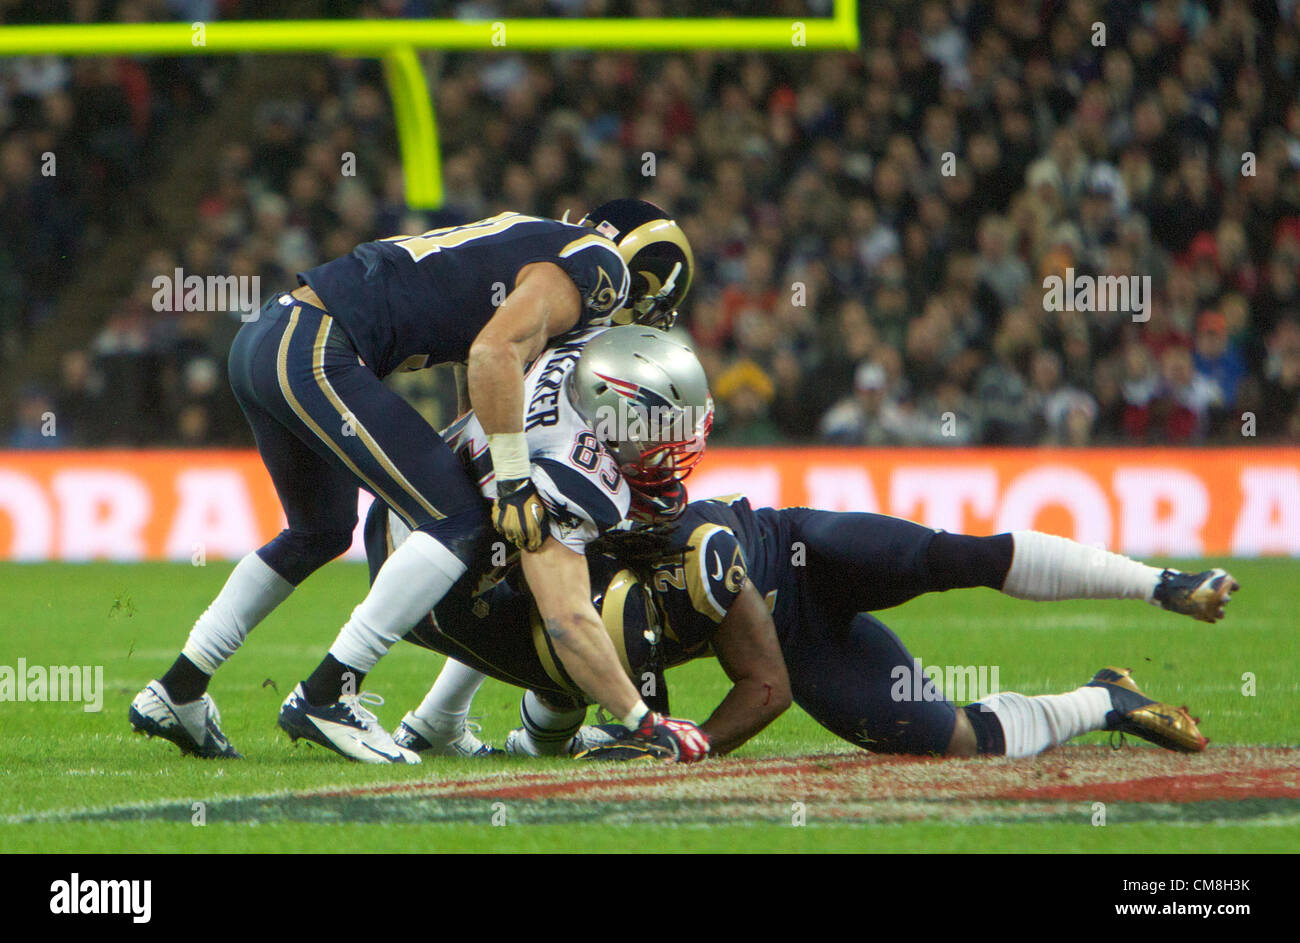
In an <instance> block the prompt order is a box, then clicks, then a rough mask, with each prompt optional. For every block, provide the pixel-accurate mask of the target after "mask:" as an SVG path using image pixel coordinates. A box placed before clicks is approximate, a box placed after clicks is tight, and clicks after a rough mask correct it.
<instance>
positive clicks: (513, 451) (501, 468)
mask: <svg viewBox="0 0 1300 943" xmlns="http://www.w3.org/2000/svg"><path fill="white" fill-rule="evenodd" d="M581 311H582V300H581V298H580V297H579V295H578V289H577V288H576V287H575V286H574V284H573V281H572V279H570V278H569V276H568V275H566V274H565V272H564V270H563V269H561V268H560V267H559V266H558V265H554V264H552V263H550V262H534V263H532V264H530V265H525V266H524V267H523V268H522V269H520V271H519V275H518V277H517V278H516V280H515V290H514V291H512V292H511V293H510V294H509V295H508V296H507V297H506V300H505V301H504V302H503V303H502V304H501V307H500V308H499V309H497V312H496V314H494V315H493V316H492V318H491V320H489V321H488V323H487V324H486V325H485V326H484V327H483V330H481V331H480V332H479V334H478V336H477V337H476V338H475V339H474V343H473V344H471V345H470V349H469V361H468V364H467V366H466V374H467V376H466V385H467V391H468V393H469V399H470V404H471V405H472V406H473V407H474V411H475V413H476V414H477V415H478V418H479V422H480V423H482V425H483V431H484V432H485V433H487V437H488V447H489V449H490V450H491V453H492V467H493V469H494V471H495V473H496V478H497V500H496V502H495V504H494V506H493V514H492V518H493V523H494V524H495V525H496V528H497V530H499V531H500V532H501V533H502V534H503V535H505V537H506V538H508V539H509V540H510V541H511V543H513V544H515V545H516V546H518V547H519V548H520V549H523V550H537V549H538V548H539V547H540V546H541V545H542V541H543V539H544V538H545V536H546V531H545V524H546V510H545V508H544V507H543V506H542V503H541V501H540V500H539V499H538V497H537V492H536V490H535V489H534V488H533V487H532V484H531V482H530V480H529V477H530V473H531V467H530V464H529V459H528V441H527V439H526V438H525V436H524V431H523V430H524V369H525V367H526V366H527V365H528V364H529V363H530V362H532V361H533V360H534V359H535V358H536V357H537V355H538V354H540V353H541V352H542V350H543V349H544V348H545V347H546V342H547V340H549V339H550V338H552V337H554V336H555V335H557V334H561V333H563V332H564V331H567V330H569V329H570V328H572V327H573V326H574V325H575V324H577V323H578V317H579V315H580V314H581Z"/></svg>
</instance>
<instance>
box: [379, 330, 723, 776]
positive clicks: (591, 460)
mask: <svg viewBox="0 0 1300 943" xmlns="http://www.w3.org/2000/svg"><path fill="white" fill-rule="evenodd" d="M524 389H525V397H526V398H525V402H526V404H527V405H526V407H525V418H524V428H525V430H526V435H527V436H528V446H529V451H530V455H531V460H532V463H533V481H534V482H535V483H536V485H537V488H538V491H539V493H540V495H541V497H542V500H543V502H544V503H545V504H546V508H547V512H548V518H549V520H550V533H551V537H552V538H553V539H554V542H555V543H556V544H558V545H559V548H563V549H562V550H561V549H558V548H557V550H556V552H557V553H565V554H567V557H566V559H568V560H570V561H571V562H572V563H574V564H576V565H577V571H576V572H575V573H573V574H572V575H570V576H567V577H566V582H565V583H564V584H557V583H553V582H538V579H537V571H536V570H530V569H528V568H527V567H523V568H520V569H521V570H522V572H521V573H519V572H516V573H515V580H516V582H518V578H519V576H520V575H522V576H523V577H526V579H527V584H528V586H529V587H531V593H532V598H533V600H535V602H536V604H537V609H538V610H539V612H540V617H539V621H538V622H537V623H536V628H537V630H538V635H537V637H536V638H535V639H534V638H533V637H532V636H531V635H530V636H528V640H529V641H528V644H529V645H532V644H533V643H534V642H535V643H536V644H537V646H538V647H537V648H536V656H535V657H536V658H538V659H540V660H541V662H542V663H543V664H545V665H547V666H548V667H549V670H551V671H553V672H555V673H556V675H557V676H561V677H564V678H566V679H569V680H568V683H570V684H572V685H573V687H574V690H576V691H578V692H581V691H585V690H586V687H585V686H584V685H583V684H582V680H581V678H580V677H578V676H576V675H575V674H574V672H573V667H572V665H573V663H574V661H573V659H569V658H564V657H562V655H563V652H564V648H565V646H566V645H567V644H569V643H568V642H567V641H566V640H565V638H564V636H563V635H562V634H557V633H556V632H554V631H552V630H551V627H550V625H549V624H548V623H547V621H546V614H547V612H548V611H549V610H551V609H554V608H558V601H557V600H558V597H559V596H560V594H563V596H564V598H565V599H578V598H581V599H582V601H583V603H584V605H585V607H586V609H587V611H588V612H589V616H590V618H591V620H592V621H593V623H594V624H595V625H596V626H599V625H600V622H599V616H598V615H597V613H596V611H595V609H594V608H593V607H592V605H591V586H590V583H589V581H588V578H587V565H586V558H585V556H583V554H584V553H585V551H586V548H587V545H588V544H590V543H591V542H592V541H594V540H595V539H596V538H597V537H599V536H600V535H601V534H602V533H604V532H605V531H607V530H609V529H610V528H613V527H615V526H617V525H619V524H621V523H622V522H623V521H624V520H626V519H627V518H628V516H629V513H631V514H632V515H633V516H636V517H640V518H657V517H659V516H660V515H662V514H665V513H667V514H680V513H681V512H682V510H683V509H684V507H685V489H684V488H683V487H682V484H681V482H682V480H683V479H685V478H686V476H687V475H688V474H689V473H690V471H691V469H692V468H693V467H694V465H695V463H696V462H697V461H698V459H699V457H700V455H701V454H702V452H703V449H704V445H705V441H706V439H707V436H708V433H709V429H710V427H711V426H712V423H713V402H712V399H711V398H710V396H709V390H708V383H707V381H706V380H705V377H704V369H703V367H701V366H700V363H699V361H698V360H697V359H696V358H695V355H694V353H693V352H692V351H691V349H690V348H689V347H687V346H685V345H684V344H682V343H680V342H678V341H676V340H674V339H672V338H671V337H670V336H669V335H667V334H665V333H663V332H662V331H657V330H654V329H650V328H641V327H619V328H613V329H610V330H606V331H603V332H597V333H596V336H595V337H594V338H588V337H586V336H579V337H576V338H574V339H573V341H572V343H561V344H557V345H556V346H554V347H553V348H551V349H550V350H549V351H547V352H546V353H545V354H544V355H543V356H542V358H541V359H539V360H538V362H537V363H536V364H535V365H534V366H533V367H532V369H531V370H529V372H528V375H527V377H526V378H525V383H524ZM446 439H447V441H448V443H449V444H451V446H452V447H453V448H454V449H455V450H456V453H457V454H458V455H459V456H460V457H461V460H462V461H463V462H464V463H465V465H466V468H467V469H468V470H469V473H470V477H471V478H473V479H475V480H476V481H478V482H479V485H480V487H481V488H482V489H483V494H484V496H485V497H489V498H490V497H491V495H492V490H493V488H494V486H495V482H494V481H493V476H492V468H491V466H490V465H489V464H488V463H487V461H486V456H487V438H486V436H485V434H484V432H483V429H482V426H481V425H480V424H479V422H478V419H477V417H476V416H475V415H474V414H473V413H470V414H469V415H467V416H465V417H464V418H463V419H461V420H459V421H458V422H457V423H456V424H455V425H454V426H452V427H451V428H450V429H448V430H447V432H446ZM629 486H630V487H629ZM676 500H680V501H681V504H679V505H676V506H670V505H671V504H672V502H674V501H676ZM381 516H382V515H380V512H378V511H376V512H374V513H373V516H372V518H371V519H368V520H367V547H368V550H369V551H370V553H369V556H370V558H371V563H372V572H375V566H374V565H375V563H376V561H380V562H382V560H383V559H384V557H385V556H386V555H387V553H388V552H389V550H390V549H391V548H392V547H393V546H400V545H401V543H402V542H403V541H404V540H405V539H407V537H406V535H407V533H408V532H409V529H408V528H407V527H406V526H405V525H404V524H403V522H402V521H401V520H400V519H396V520H394V522H393V524H392V528H391V530H390V532H389V533H388V535H387V540H385V535H384V534H382V532H379V533H377V532H376V528H377V527H379V525H378V524H376V523H375V520H376V518H380V517H381ZM514 562H515V561H514V560H513V559H510V558H508V557H505V556H504V554H502V555H500V556H498V558H497V559H496V560H494V561H493V563H494V564H495V565H494V566H492V567H491V569H490V570H489V571H488V572H486V573H483V574H482V575H481V577H480V574H479V573H477V572H471V574H470V575H469V576H467V577H466V578H465V579H462V580H461V581H460V582H459V583H457V585H456V587H453V590H452V592H451V593H450V594H449V595H448V596H447V597H446V598H445V599H444V605H443V606H441V607H439V610H438V611H439V612H443V613H448V616H447V618H448V619H449V620H452V621H455V622H456V624H459V625H465V624H471V625H472V624H474V623H475V622H476V621H479V622H481V623H482V624H483V628H484V634H483V635H482V636H481V637H470V638H465V639H462V640H461V647H462V648H463V649H464V654H465V656H466V657H465V659H464V661H465V662H467V663H468V664H462V663H458V662H455V661H449V662H448V664H447V666H446V668H444V670H443V672H442V673H441V674H440V675H439V677H438V680H437V681H436V682H435V684H434V686H433V688H432V689H431V690H430V691H429V694H428V695H427V696H426V697H425V699H424V701H423V702H422V704H421V705H420V708H419V709H417V710H416V711H412V712H411V713H409V714H407V716H406V717H405V718H404V720H403V722H402V725H401V726H400V727H399V729H398V730H397V732H396V733H395V735H394V736H395V739H396V741H397V743H398V744H399V745H400V746H403V747H406V748H409V749H411V750H413V751H415V752H417V753H421V752H425V751H428V750H430V749H433V750H434V751H435V752H438V753H451V754H460V755H473V754H476V753H481V752H485V750H486V748H484V747H483V745H482V744H481V743H479V741H478V740H477V738H476V737H475V736H474V735H473V733H472V732H471V731H470V730H469V728H468V727H467V725H466V717H467V715H468V713H469V707H470V703H471V701H472V700H473V698H474V695H475V693H476V692H477V691H478V689H479V686H480V685H481V684H482V682H483V678H484V675H483V674H482V673H480V672H479V671H478V670H476V668H474V667H469V665H474V664H478V665H480V666H482V667H485V668H486V667H491V666H492V665H493V664H495V663H496V661H498V660H499V659H500V657H501V656H500V654H499V653H498V651H497V649H498V646H499V645H501V644H502V642H503V640H502V639H501V637H500V636H499V635H498V634H496V633H492V632H490V631H489V629H488V626H489V625H491V623H492V621H493V620H485V619H484V618H483V616H484V615H485V610H484V606H485V605H488V604H487V603H485V601H484V596H485V594H486V593H487V590H488V588H489V587H490V586H492V585H493V584H495V583H496V582H499V581H500V580H501V579H502V578H503V576H504V575H505V574H508V573H511V572H513V571H514V569H515V568H514V566H513V564H514ZM579 594H580V595H579ZM489 610H490V606H489ZM462 614H463V616H464V617H462ZM521 637H523V633H522V632H521ZM606 638H608V636H606ZM504 641H505V644H506V646H507V648H508V649H511V650H512V649H513V645H514V640H504ZM611 641H612V642H614V643H615V644H613V645H611V651H615V650H617V648H619V647H620V644H621V639H611ZM640 726H641V729H640V732H639V736H640V737H641V738H642V739H646V740H656V741H661V742H664V743H667V744H671V748H672V749H673V750H674V752H676V753H677V754H679V755H681V756H682V757H683V758H686V759H699V758H702V757H703V756H704V755H706V754H707V752H708V743H707V741H706V740H705V739H704V738H703V737H701V736H700V735H699V732H698V730H696V729H695V727H694V726H693V725H690V724H687V723H686V722H683V721H677V720H674V719H672V718H659V717H657V716H655V715H654V714H652V715H651V716H650V717H649V718H648V719H647V720H646V722H645V723H644V724H642V725H640Z"/></svg>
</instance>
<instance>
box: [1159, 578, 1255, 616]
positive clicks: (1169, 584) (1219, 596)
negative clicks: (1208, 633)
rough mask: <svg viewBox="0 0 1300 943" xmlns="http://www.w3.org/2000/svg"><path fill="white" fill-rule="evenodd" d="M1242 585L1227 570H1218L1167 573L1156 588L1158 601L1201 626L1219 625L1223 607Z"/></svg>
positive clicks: (1163, 606)
mask: <svg viewBox="0 0 1300 943" xmlns="http://www.w3.org/2000/svg"><path fill="white" fill-rule="evenodd" d="M1239 589H1241V584H1239V583H1238V582H1237V581H1236V580H1234V579H1233V578H1232V574H1231V573H1229V572H1228V571H1227V570H1221V569H1218V568H1217V567H1216V568H1215V569H1213V570H1203V571H1202V572H1200V573H1183V572H1181V571H1179V570H1165V571H1164V572H1163V573H1161V574H1160V584H1159V585H1158V586H1156V591H1155V601H1156V602H1158V603H1160V605H1161V607H1162V608H1164V609H1168V610H1169V611H1170V612H1179V613H1182V614H1183V615H1185V616H1191V617H1192V618H1193V619H1199V620H1200V621H1201V622H1218V621H1219V620H1220V619H1222V618H1223V610H1224V607H1225V606H1226V605H1227V604H1228V600H1229V599H1231V598H1232V594H1233V593H1235V592H1236V591H1237V590H1239Z"/></svg>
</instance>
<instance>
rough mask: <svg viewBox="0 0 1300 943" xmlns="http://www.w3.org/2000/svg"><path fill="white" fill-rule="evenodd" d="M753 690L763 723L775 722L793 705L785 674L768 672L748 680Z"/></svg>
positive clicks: (788, 681)
mask: <svg viewBox="0 0 1300 943" xmlns="http://www.w3.org/2000/svg"><path fill="white" fill-rule="evenodd" d="M749 683H750V685H751V686H752V687H753V688H754V692H755V701H756V703H757V704H758V709H759V711H760V712H761V714H762V717H763V719H764V721H765V722H767V723H771V722H772V721H774V720H776V719H777V718H778V717H780V716H781V715H782V714H784V713H785V712H786V711H787V710H789V709H790V705H791V704H793V703H794V695H793V693H792V692H791V691H790V679H789V677H788V676H787V675H786V674H785V672H775V671H773V672H768V673H763V674H758V675H755V676H754V677H752V678H750V679H749Z"/></svg>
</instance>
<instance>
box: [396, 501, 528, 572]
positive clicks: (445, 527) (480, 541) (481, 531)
mask: <svg viewBox="0 0 1300 943" xmlns="http://www.w3.org/2000/svg"><path fill="white" fill-rule="evenodd" d="M416 525H417V526H416V530H419V531H423V532H424V533H426V534H428V535H429V536H430V537H432V538H433V539H434V540H436V541H438V543H440V544H442V545H443V546H444V547H446V548H447V550H448V551H450V552H451V554H452V555H453V556H454V557H456V559H458V560H460V562H461V563H463V564H465V565H466V566H467V567H469V566H472V565H473V564H474V561H475V560H477V559H479V558H480V557H481V556H482V555H484V554H493V559H492V563H493V565H494V566H500V565H503V564H504V562H505V557H506V556H507V555H508V554H509V551H510V549H511V548H510V547H509V546H507V545H506V544H505V542H504V540H503V539H502V538H500V537H498V536H496V532H495V531H494V530H493V529H492V522H491V520H490V519H489V518H488V514H487V510H486V507H485V506H482V505H478V506H475V507H473V508H470V509H467V510H464V511H461V512H460V513H458V514H452V515H449V516H447V517H444V518H442V519H441V520H436V521H435V520H428V521H417V522H416ZM493 540H496V541H497V542H498V543H500V544H501V546H500V548H499V555H500V556H501V559H500V560H497V559H496V555H497V550H495V549H494V548H493V547H492V542H493Z"/></svg>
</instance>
